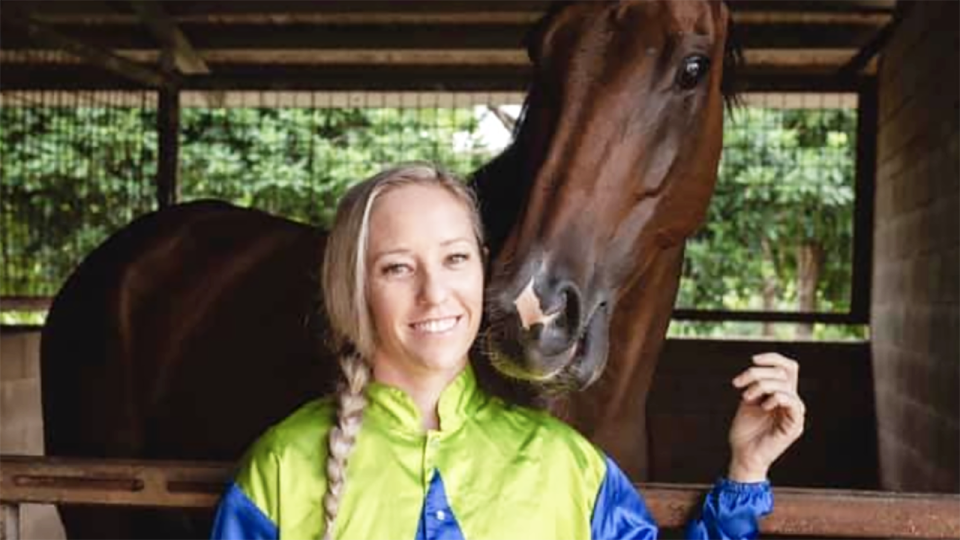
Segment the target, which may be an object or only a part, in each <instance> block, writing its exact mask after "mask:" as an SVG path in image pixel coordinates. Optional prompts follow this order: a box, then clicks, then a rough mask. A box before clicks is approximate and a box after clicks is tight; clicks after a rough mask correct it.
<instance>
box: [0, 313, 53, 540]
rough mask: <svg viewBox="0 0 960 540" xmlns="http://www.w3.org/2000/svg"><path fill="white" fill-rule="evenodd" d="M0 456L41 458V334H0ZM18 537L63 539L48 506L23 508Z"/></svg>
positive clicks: (16, 331) (6, 331) (34, 331)
mask: <svg viewBox="0 0 960 540" xmlns="http://www.w3.org/2000/svg"><path fill="white" fill-rule="evenodd" d="M0 453H3V454H24V455H43V414H42V409H41V406H40V332H39V331H36V330H33V331H29V330H27V331H20V330H15V331H10V330H7V329H4V330H3V331H2V332H0ZM20 531H21V536H22V537H23V538H25V539H29V538H45V539H55V538H64V534H63V527H62V526H61V525H60V519H59V518H58V517H57V511H56V509H55V508H54V507H53V506H49V505H35V504H31V505H24V506H23V507H22V508H21V514H20Z"/></svg>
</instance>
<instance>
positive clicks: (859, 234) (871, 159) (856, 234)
mask: <svg viewBox="0 0 960 540" xmlns="http://www.w3.org/2000/svg"><path fill="white" fill-rule="evenodd" d="M878 109H879V105H878V102H877V80H876V78H869V79H866V80H864V82H863V84H862V86H861V88H860V91H859V93H858V97H857V158H856V159H857V161H856V173H855V174H856V176H855V178H854V198H853V276H851V277H852V280H853V282H852V286H851V289H850V313H851V314H852V315H853V317H854V319H855V320H856V321H857V322H858V323H860V324H866V323H869V322H870V289H871V287H870V285H871V283H870V281H871V279H872V278H871V270H872V265H873V231H874V223H873V220H874V217H873V214H874V209H873V205H874V201H873V198H874V193H875V187H876V182H877V179H876V176H877V115H878Z"/></svg>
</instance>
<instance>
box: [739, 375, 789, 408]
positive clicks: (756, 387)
mask: <svg viewBox="0 0 960 540" xmlns="http://www.w3.org/2000/svg"><path fill="white" fill-rule="evenodd" d="M776 393H784V394H791V395H795V394H794V392H793V387H792V386H791V385H790V382H789V381H784V380H779V379H761V380H759V381H756V382H754V383H752V384H751V385H750V386H748V387H747V389H746V390H744V391H743V394H742V395H743V399H744V401H747V402H749V403H753V402H755V401H757V400H758V399H763V398H764V397H765V396H768V395H771V394H776Z"/></svg>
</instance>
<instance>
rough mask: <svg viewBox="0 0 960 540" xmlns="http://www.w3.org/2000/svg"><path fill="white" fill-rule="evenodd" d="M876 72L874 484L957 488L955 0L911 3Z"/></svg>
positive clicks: (959, 310) (959, 313)
mask: <svg viewBox="0 0 960 540" xmlns="http://www.w3.org/2000/svg"><path fill="white" fill-rule="evenodd" d="M901 7H905V8H906V10H905V17H904V19H903V20H902V22H901V24H900V26H899V27H898V28H897V30H896V32H895V34H894V36H893V39H892V40H891V42H890V43H889V44H888V45H887V47H886V48H885V49H884V51H883V54H882V56H881V60H880V71H879V83H878V84H879V94H878V97H879V112H878V126H877V134H878V135H877V136H878V141H877V145H878V148H877V181H876V199H875V212H876V215H875V225H874V261H873V286H872V306H871V308H872V309H871V321H870V323H871V341H872V358H873V370H874V377H875V381H876V388H875V393H876V400H877V406H876V407H877V420H878V426H877V431H878V446H879V456H880V467H881V483H882V487H883V488H884V489H890V490H909V491H942V492H958V491H960V429H958V426H960V423H958V422H960V415H958V410H960V395H958V394H960V391H958V389H960V293H958V285H960V269H958V268H960V155H958V146H960V142H958V135H960V130H958V123H960V119H958V114H960V108H958V99H960V98H958V96H960V89H958V86H960V81H958V69H957V68H958V65H960V38H958V26H960V12H958V7H960V4H958V3H957V2H910V5H906V4H902V5H901Z"/></svg>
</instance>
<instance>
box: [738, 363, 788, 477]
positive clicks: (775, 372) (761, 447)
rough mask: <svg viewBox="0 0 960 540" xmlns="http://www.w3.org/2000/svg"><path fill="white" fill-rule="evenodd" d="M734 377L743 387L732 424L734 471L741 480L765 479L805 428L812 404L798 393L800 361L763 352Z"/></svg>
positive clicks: (739, 385) (740, 387)
mask: <svg viewBox="0 0 960 540" xmlns="http://www.w3.org/2000/svg"><path fill="white" fill-rule="evenodd" d="M753 364H754V365H753V366H752V367H750V368H748V369H746V370H745V371H743V372H742V373H740V374H739V375H737V376H736V377H734V379H733V386H734V387H736V388H738V389H740V390H741V397H742V399H741V400H740V405H739V407H738V409H737V414H736V416H735V417H734V419H733V424H732V425H731V426H730V437H729V439H730V450H731V459H730V470H729V471H728V473H727V476H728V478H730V479H731V480H734V481H737V482H760V481H763V480H765V479H766V478H767V471H768V470H769V469H770V465H772V464H773V462H774V461H775V460H776V459H777V458H778V457H780V455H781V454H783V452H784V451H785V450H786V449H787V448H788V447H790V445H791V444H793V442H794V441H796V440H797V439H798V438H799V437H800V434H801V433H803V422H804V415H805V414H806V406H805V405H804V404H803V400H801V399H800V395H799V394H798V393H797V379H798V375H799V371H800V366H799V365H798V364H797V362H796V361H794V360H791V359H790V358H787V357H785V356H782V355H780V354H777V353H764V354H758V355H756V356H754V357H753Z"/></svg>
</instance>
